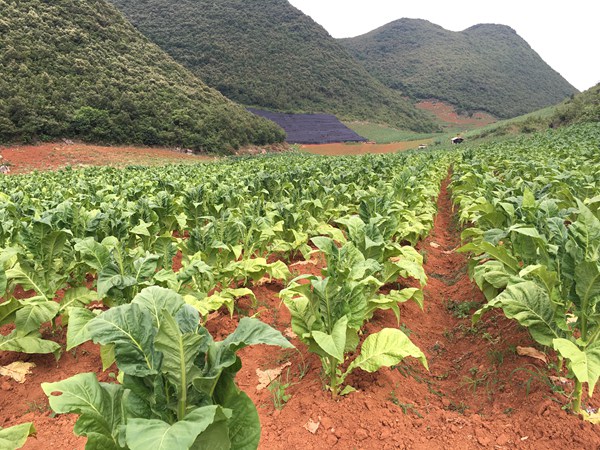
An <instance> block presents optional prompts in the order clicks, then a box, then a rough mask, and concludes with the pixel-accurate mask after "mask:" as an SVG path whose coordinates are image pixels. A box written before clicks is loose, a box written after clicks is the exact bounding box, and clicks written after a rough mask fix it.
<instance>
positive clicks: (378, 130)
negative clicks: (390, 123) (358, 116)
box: [344, 122, 436, 145]
mask: <svg viewBox="0 0 600 450" xmlns="http://www.w3.org/2000/svg"><path fill="white" fill-rule="evenodd" d="M344 124H345V125H346V126H347V127H348V128H350V129H351V130H353V131H354V132H356V133H358V134H360V135H361V136H364V137H366V138H367V139H368V140H369V141H371V142H376V143H377V144H390V143H392V142H404V141H417V140H423V139H431V138H433V137H434V136H436V134H434V133H428V134H424V133H415V132H413V131H406V130H398V129H396V128H391V127H387V126H385V125H378V124H374V123H368V122H344ZM417 145H418V144H417Z"/></svg>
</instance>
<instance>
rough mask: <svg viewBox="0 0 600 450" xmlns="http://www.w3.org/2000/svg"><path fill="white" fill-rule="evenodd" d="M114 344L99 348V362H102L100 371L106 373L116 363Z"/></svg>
mask: <svg viewBox="0 0 600 450" xmlns="http://www.w3.org/2000/svg"><path fill="white" fill-rule="evenodd" d="M116 359H117V358H116V356H115V346H114V344H108V345H101V346H100V360H101V361H102V371H103V372H105V371H107V370H108V369H109V368H110V366H112V365H113V364H114V363H115V361H116Z"/></svg>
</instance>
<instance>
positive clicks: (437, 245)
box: [429, 242, 441, 248]
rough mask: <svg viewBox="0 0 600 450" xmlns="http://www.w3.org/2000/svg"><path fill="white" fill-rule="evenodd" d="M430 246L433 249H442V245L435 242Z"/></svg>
mask: <svg viewBox="0 0 600 450" xmlns="http://www.w3.org/2000/svg"><path fill="white" fill-rule="evenodd" d="M429 245H430V246H431V247H433V248H440V247H441V245H440V244H437V243H435V242H430V243H429Z"/></svg>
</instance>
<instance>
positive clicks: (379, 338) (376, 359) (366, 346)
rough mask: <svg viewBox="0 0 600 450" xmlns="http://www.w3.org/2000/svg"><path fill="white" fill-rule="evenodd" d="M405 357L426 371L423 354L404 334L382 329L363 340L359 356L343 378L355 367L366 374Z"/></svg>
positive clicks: (425, 360)
mask: <svg viewBox="0 0 600 450" xmlns="http://www.w3.org/2000/svg"><path fill="white" fill-rule="evenodd" d="M407 356H412V357H413V358H417V359H418V360H419V361H421V363H422V364H423V365H424V366H425V368H427V369H428V365H427V359H426V358H425V354H424V353H423V352H422V351H421V350H420V349H419V347H417V346H416V345H415V344H413V343H412V342H411V341H410V339H409V338H408V336H406V334H404V333H403V332H402V331H400V330H398V329H396V328H384V329H383V330H381V331H379V332H378V333H374V334H371V335H369V336H368V337H367V338H366V339H365V342H363V345H362V347H361V349H360V354H359V355H358V357H357V358H356V359H355V360H354V361H352V363H351V364H350V366H349V367H348V369H347V370H346V372H345V374H344V378H345V376H346V375H347V374H349V373H350V372H352V370H354V369H355V368H356V367H360V368H361V369H362V370H364V371H366V372H375V371H377V370H379V369H380V368H381V367H390V366H393V365H396V364H398V363H399V362H400V361H402V360H403V359H404V358H406V357H407Z"/></svg>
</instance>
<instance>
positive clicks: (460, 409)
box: [448, 402, 469, 415]
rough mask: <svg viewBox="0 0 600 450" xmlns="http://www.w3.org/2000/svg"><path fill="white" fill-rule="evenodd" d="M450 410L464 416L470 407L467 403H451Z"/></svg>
mask: <svg viewBox="0 0 600 450" xmlns="http://www.w3.org/2000/svg"><path fill="white" fill-rule="evenodd" d="M448 409H449V410H450V411H456V412H457V413H459V414H463V415H464V414H465V412H466V411H467V409H469V405H467V404H466V403H465V402H460V403H458V404H456V403H454V402H450V405H448Z"/></svg>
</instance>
